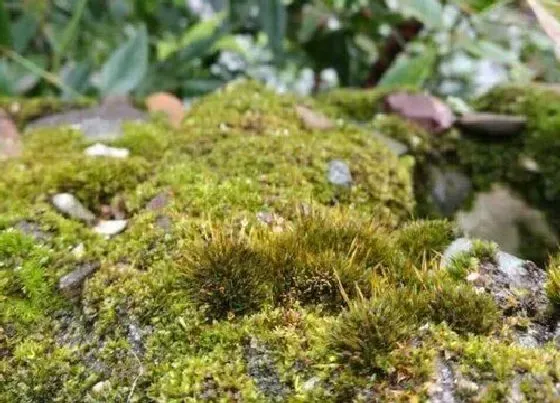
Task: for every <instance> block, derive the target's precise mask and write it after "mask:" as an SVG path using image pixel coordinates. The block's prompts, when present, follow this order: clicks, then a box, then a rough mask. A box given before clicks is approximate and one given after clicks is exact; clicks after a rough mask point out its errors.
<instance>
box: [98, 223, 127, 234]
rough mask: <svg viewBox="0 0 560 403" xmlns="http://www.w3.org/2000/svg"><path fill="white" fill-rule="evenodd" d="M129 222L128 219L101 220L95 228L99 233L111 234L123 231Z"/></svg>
mask: <svg viewBox="0 0 560 403" xmlns="http://www.w3.org/2000/svg"><path fill="white" fill-rule="evenodd" d="M127 224H128V221H127V220H107V221H105V220H101V221H99V222H98V223H97V225H96V226H95V228H94V229H93V230H94V231H95V232H97V233H98V234H101V235H107V236H111V235H116V234H118V233H120V232H123V231H124V230H125V229H126V226H127Z"/></svg>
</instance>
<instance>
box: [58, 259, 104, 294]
mask: <svg viewBox="0 0 560 403" xmlns="http://www.w3.org/2000/svg"><path fill="white" fill-rule="evenodd" d="M99 267H100V264H99V263H98V262H88V263H82V264H81V265H80V266H79V267H78V268H77V269H75V270H74V271H72V272H70V273H69V274H67V275H65V276H63V277H61V278H60V281H59V283H58V288H59V290H60V291H61V292H62V293H63V294H64V295H66V296H67V297H69V298H73V297H77V296H79V295H80V294H81V292H82V284H83V282H84V281H85V280H86V279H87V278H88V277H90V276H91V275H92V274H93V273H94V272H95V271H96V270H97V269H99Z"/></svg>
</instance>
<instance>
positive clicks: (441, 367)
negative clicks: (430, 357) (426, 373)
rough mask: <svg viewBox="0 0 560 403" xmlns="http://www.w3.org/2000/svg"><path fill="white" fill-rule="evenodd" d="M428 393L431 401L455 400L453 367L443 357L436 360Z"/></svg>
mask: <svg viewBox="0 0 560 403" xmlns="http://www.w3.org/2000/svg"><path fill="white" fill-rule="evenodd" d="M428 393H429V396H430V399H429V401H430V402H431V403H453V402H455V401H456V399H455V377H454V375H453V369H452V368H451V365H450V364H449V363H448V362H446V361H445V360H444V359H443V358H438V359H437V360H436V373H435V380H434V383H433V384H432V385H431V387H430V388H429V391H428Z"/></svg>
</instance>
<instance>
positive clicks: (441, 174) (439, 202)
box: [430, 167, 472, 217]
mask: <svg viewBox="0 0 560 403" xmlns="http://www.w3.org/2000/svg"><path fill="white" fill-rule="evenodd" d="M430 177H431V178H430V182H431V183H432V185H431V186H432V191H431V196H432V199H433V201H434V203H435V205H436V207H437V209H438V210H439V211H440V213H442V214H443V215H445V216H447V217H449V216H451V215H453V214H454V213H455V212H456V211H457V210H458V209H459V208H460V207H461V206H462V205H463V203H464V202H465V201H466V200H467V199H468V198H469V196H470V195H471V192H472V182H471V180H470V178H469V177H468V176H467V175H465V174H463V173H461V172H459V171H456V170H445V171H444V170H442V169H441V168H439V167H431V168H430Z"/></svg>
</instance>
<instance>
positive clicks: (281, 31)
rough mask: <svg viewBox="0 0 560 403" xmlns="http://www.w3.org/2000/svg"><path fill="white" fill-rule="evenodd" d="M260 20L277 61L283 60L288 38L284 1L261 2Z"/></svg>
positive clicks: (268, 0)
mask: <svg viewBox="0 0 560 403" xmlns="http://www.w3.org/2000/svg"><path fill="white" fill-rule="evenodd" d="M259 18H260V21H261V26H262V29H263V30H264V32H265V33H266V35H267V37H268V45H269V47H270V49H271V50H272V52H273V54H274V57H275V59H276V61H280V60H281V59H282V55H283V50H284V37H285V36H286V24H287V15H286V6H285V5H284V2H283V1H282V0H259Z"/></svg>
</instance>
